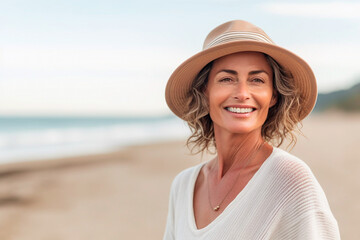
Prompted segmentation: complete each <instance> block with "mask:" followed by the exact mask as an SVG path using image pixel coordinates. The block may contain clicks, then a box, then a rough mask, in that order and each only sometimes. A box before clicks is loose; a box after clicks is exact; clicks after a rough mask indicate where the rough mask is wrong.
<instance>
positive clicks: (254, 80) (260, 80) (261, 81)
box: [252, 78, 264, 83]
mask: <svg viewBox="0 0 360 240" xmlns="http://www.w3.org/2000/svg"><path fill="white" fill-rule="evenodd" d="M252 81H253V82H256V83H264V80H262V79H261V78H253V79H252Z"/></svg>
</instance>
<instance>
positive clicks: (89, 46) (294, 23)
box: [0, 0, 360, 116]
mask: <svg viewBox="0 0 360 240" xmlns="http://www.w3.org/2000/svg"><path fill="white" fill-rule="evenodd" d="M359 12H360V3H357V2H356V1H322V0H312V1H304V0H303V1H300V0H298V1H296V0H295V1H292V2H290V1H265V0H262V1H260V0H252V1H248V0H241V1H240V0H199V1H196V0H175V1H160V0H153V1H146V0H132V1H122V0H96V1H91V0H57V1H55V0H31V1H29V0H2V1H0V21H1V24H0V36H1V37H0V115H99V116H109V115H112V116H114V115H116V116H129V115H131V116H157V115H165V114H169V113H170V110H169V109H168V108H167V106H166V103H165V99H164V91H165V86H166V82H167V80H168V78H169V76H170V75H171V73H172V71H174V70H175V69H176V67H177V66H178V65H179V64H181V63H182V62H183V61H185V60H186V59H187V58H189V57H191V56H192V55H194V54H196V53H197V52H199V51H201V48H202V44H203V41H204V39H205V37H206V35H207V34H208V33H209V32H210V31H211V30H212V29H213V28H215V27H216V26H218V25H220V24H222V23H224V22H227V21H229V20H233V19H243V20H246V21H249V22H251V23H253V24H255V25H257V26H259V27H261V28H262V29H263V30H264V31H265V32H266V33H267V34H268V35H269V36H270V37H271V38H272V40H273V41H274V42H275V43H276V44H278V45H280V46H282V47H284V48H287V49H288V50H290V51H292V52H294V53H295V54H297V55H299V56H300V57H302V58H303V59H304V60H305V61H307V62H308V63H309V65H310V66H311V67H312V69H313V71H314V73H315V76H316V77H317V82H318V90H319V92H322V93H326V92H330V91H335V90H339V89H345V88H348V87H350V86H352V85H353V84H355V83H357V81H359V79H360V67H359V65H360V64H359V61H358V58H359V56H360V41H359V39H360V15H359V14H358V13H359Z"/></svg>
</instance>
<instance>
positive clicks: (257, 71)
mask: <svg viewBox="0 0 360 240" xmlns="http://www.w3.org/2000/svg"><path fill="white" fill-rule="evenodd" d="M259 73H265V74H267V75H268V76H270V74H269V73H268V72H267V71H265V70H254V71H251V72H249V75H255V74H259Z"/></svg>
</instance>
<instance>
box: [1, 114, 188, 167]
mask: <svg viewBox="0 0 360 240" xmlns="http://www.w3.org/2000/svg"><path fill="white" fill-rule="evenodd" d="M187 135H189V130H188V128H187V127H186V125H185V124H184V122H183V121H181V120H179V119H178V118H176V117H172V116H166V117H35V116H34V117H31V116H30V117H29V116H27V117H11V116H0V164H1V163H7V162H15V161H29V160H39V159H48V158H59V157H68V156H76V155H83V154H94V153H102V152H108V151H113V150H117V149H120V148H122V147H124V146H129V145H135V144H143V143H151V142H158V141H167V140H176V139H184V138H185V137H186V136H187Z"/></svg>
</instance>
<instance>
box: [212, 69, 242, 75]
mask: <svg viewBox="0 0 360 240" xmlns="http://www.w3.org/2000/svg"><path fill="white" fill-rule="evenodd" d="M221 72H226V73H230V74H233V75H237V71H235V70H230V69H221V70H220V71H218V72H217V73H216V74H218V73H221Z"/></svg>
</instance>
